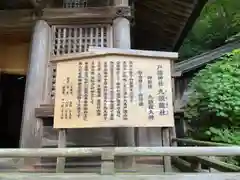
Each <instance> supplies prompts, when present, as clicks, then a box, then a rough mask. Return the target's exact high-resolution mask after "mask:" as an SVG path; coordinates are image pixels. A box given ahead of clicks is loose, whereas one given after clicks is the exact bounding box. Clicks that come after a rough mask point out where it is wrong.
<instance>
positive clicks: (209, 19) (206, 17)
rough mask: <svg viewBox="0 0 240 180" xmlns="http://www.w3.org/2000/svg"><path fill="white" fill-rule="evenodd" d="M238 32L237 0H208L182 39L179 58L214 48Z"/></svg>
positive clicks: (239, 26)
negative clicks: (185, 36)
mask: <svg viewBox="0 0 240 180" xmlns="http://www.w3.org/2000/svg"><path fill="white" fill-rule="evenodd" d="M239 32H240V3H239V0H214V1H213V0H212V1H209V2H208V3H207V4H206V6H205V7H204V9H203V11H202V13H201V15H200V17H199V18H198V20H197V22H196V23H195V25H194V26H193V29H192V31H191V32H190V33H189V35H188V37H187V38H186V40H185V41H184V43H183V45H182V47H181V49H180V59H186V58H189V57H192V56H195V55H197V54H200V53H203V52H205V51H209V50H211V49H215V48H217V47H219V46H221V45H223V44H224V43H225V42H226V40H227V39H229V38H230V37H231V36H233V35H235V34H237V33H239Z"/></svg>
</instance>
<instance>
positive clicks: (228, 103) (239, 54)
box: [185, 49, 240, 165]
mask: <svg viewBox="0 0 240 180" xmlns="http://www.w3.org/2000/svg"><path fill="white" fill-rule="evenodd" d="M239 82H240V49H238V50H235V51H233V52H232V53H230V54H227V55H224V56H223V57H222V58H221V59H219V60H218V61H217V62H216V63H213V64H209V65H207V66H206V68H205V69H203V70H201V71H199V73H197V74H196V76H195V77H194V78H193V79H192V81H191V83H190V85H189V90H190V92H191V93H190V95H189V101H188V104H187V106H186V107H185V117H187V118H188V120H189V123H190V125H191V126H192V127H193V128H192V131H191V132H190V133H191V134H190V135H191V136H192V137H193V138H195V139H200V140H207V141H214V142H221V143H229V144H236V145H240V83H239ZM226 161H228V162H231V163H234V164H236V165H240V160H239V159H238V160H237V159H236V158H230V159H229V158H228V159H226Z"/></svg>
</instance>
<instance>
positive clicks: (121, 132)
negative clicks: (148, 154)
mask: <svg viewBox="0 0 240 180" xmlns="http://www.w3.org/2000/svg"><path fill="white" fill-rule="evenodd" d="M128 5H129V3H128V0H115V6H128ZM113 37H114V40H113V46H114V47H115V48H121V49H130V48H131V35H130V22H129V20H128V19H126V18H124V17H118V18H116V19H115V20H114V21H113ZM117 138H118V145H119V146H130V147H131V146H135V139H134V128H119V129H117ZM133 164H134V158H133V157H125V158H119V161H118V160H117V166H118V168H123V169H129V168H132V167H133Z"/></svg>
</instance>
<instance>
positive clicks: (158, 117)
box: [54, 52, 174, 128]
mask: <svg viewBox="0 0 240 180" xmlns="http://www.w3.org/2000/svg"><path fill="white" fill-rule="evenodd" d="M87 54H88V55H87ZM56 63H57V75H56V96H55V107H54V109H55V110H54V128H96V127H97V128H98V127H172V126H174V118H173V103H172V102H173V100H172V84H171V83H172V81H171V59H168V58H163V57H161V58H158V57H147V56H141V55H128V54H126V53H125V54H121V53H102V52H98V53H96V54H94V53H85V55H84V53H83V54H82V55H79V57H75V58H69V57H66V59H64V57H63V58H62V59H61V60H58V61H56Z"/></svg>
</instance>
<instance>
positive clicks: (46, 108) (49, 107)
mask: <svg viewBox="0 0 240 180" xmlns="http://www.w3.org/2000/svg"><path fill="white" fill-rule="evenodd" d="M175 112H179V109H177V108H175ZM53 116H54V104H41V105H40V106H39V107H36V108H35V117H36V118H42V119H43V120H44V119H48V120H49V118H53Z"/></svg>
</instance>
